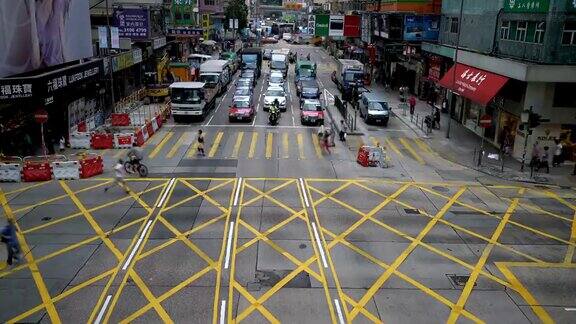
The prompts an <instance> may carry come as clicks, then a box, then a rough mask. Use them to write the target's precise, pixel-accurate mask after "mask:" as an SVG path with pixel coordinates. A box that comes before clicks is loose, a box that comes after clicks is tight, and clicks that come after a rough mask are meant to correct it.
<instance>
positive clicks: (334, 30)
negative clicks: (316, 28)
mask: <svg viewBox="0 0 576 324" xmlns="http://www.w3.org/2000/svg"><path fill="white" fill-rule="evenodd" d="M328 36H336V37H338V36H339V37H342V36H344V16H341V15H330V26H329V30H328Z"/></svg>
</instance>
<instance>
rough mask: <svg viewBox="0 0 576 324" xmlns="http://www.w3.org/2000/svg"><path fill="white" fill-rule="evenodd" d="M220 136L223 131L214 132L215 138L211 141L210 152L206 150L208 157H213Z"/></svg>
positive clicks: (218, 145)
mask: <svg viewBox="0 0 576 324" xmlns="http://www.w3.org/2000/svg"><path fill="white" fill-rule="evenodd" d="M222 136H224V132H218V134H216V138H215V139H214V143H212V147H211V148H210V152H208V157H209V158H213V157H214V156H215V155H216V152H217V151H218V148H219V147H220V142H221V141H222Z"/></svg>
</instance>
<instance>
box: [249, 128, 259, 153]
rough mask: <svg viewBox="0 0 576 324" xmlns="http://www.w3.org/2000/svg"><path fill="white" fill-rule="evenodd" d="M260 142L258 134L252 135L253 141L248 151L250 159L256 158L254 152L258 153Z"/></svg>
mask: <svg viewBox="0 0 576 324" xmlns="http://www.w3.org/2000/svg"><path fill="white" fill-rule="evenodd" d="M257 142H258V133H256V132H254V133H252V141H251V142H250V150H249V151H248V158H249V159H253V158H254V152H255V151H256V143H257Z"/></svg>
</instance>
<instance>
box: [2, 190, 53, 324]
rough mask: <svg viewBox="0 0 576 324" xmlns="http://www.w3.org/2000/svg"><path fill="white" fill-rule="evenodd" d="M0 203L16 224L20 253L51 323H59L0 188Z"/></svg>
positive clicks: (50, 299) (40, 276)
mask: <svg viewBox="0 0 576 324" xmlns="http://www.w3.org/2000/svg"><path fill="white" fill-rule="evenodd" d="M0 205H1V206H2V208H3V209H4V214H5V215H6V218H8V219H10V220H12V221H14V224H15V226H16V229H17V231H16V236H17V237H18V242H19V243H20V247H21V249H22V255H24V258H25V259H26V262H27V263H28V267H29V268H30V273H31V274H32V279H34V283H35V284H36V288H38V293H39V294H40V298H42V303H43V304H44V307H45V308H46V311H47V312H48V316H49V317H50V321H52V323H61V320H60V316H59V315H58V311H57V310H56V307H54V302H53V301H52V297H50V293H49V292H48V288H47V287H46V283H45V282H44V278H42V275H41V274H40V269H39V268H38V265H37V264H36V261H35V260H34V258H33V257H32V253H31V252H30V247H29V246H28V243H27V242H26V239H25V238H24V236H23V235H22V234H21V232H20V227H19V226H18V223H16V219H15V218H14V214H13V213H12V209H11V208H10V206H8V201H7V200H6V197H5V196H4V193H3V192H2V190H1V189H0Z"/></svg>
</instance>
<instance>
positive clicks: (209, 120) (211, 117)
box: [204, 112, 216, 126]
mask: <svg viewBox="0 0 576 324" xmlns="http://www.w3.org/2000/svg"><path fill="white" fill-rule="evenodd" d="M215 114H216V112H214V113H213V114H212V116H210V119H208V122H207V123H206V125H204V126H208V125H210V122H211V121H212V119H214V115H215Z"/></svg>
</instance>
